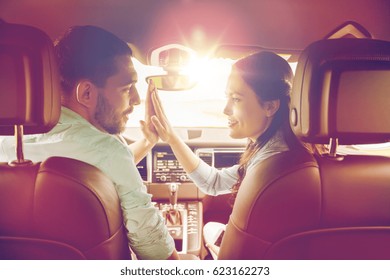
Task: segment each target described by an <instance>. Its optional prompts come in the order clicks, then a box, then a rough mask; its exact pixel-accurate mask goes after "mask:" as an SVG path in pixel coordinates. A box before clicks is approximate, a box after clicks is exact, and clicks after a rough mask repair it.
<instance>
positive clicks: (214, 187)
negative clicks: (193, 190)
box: [149, 51, 303, 202]
mask: <svg viewBox="0 0 390 280" xmlns="http://www.w3.org/2000/svg"><path fill="white" fill-rule="evenodd" d="M292 78H293V73H292V70H291V68H290V66H289V64H288V63H287V62H286V61H285V60H284V59H283V58H281V57H280V56H278V55H277V54H275V53H272V52H267V51H263V52H259V53H255V54H252V55H250V56H247V57H245V58H242V59H240V60H238V61H237V62H236V63H235V64H234V65H233V66H232V70H231V74H230V76H229V80H228V85H227V92H226V95H227V104H226V106H225V109H224V114H226V115H227V116H228V126H229V129H230V136H231V137H232V138H248V145H247V148H246V150H245V152H244V153H243V155H242V157H241V159H240V162H239V164H237V165H234V166H232V167H229V168H224V169H222V170H218V169H216V168H213V167H211V166H209V165H208V164H206V163H205V162H204V161H202V160H201V159H200V158H199V157H197V156H196V155H195V154H194V153H193V152H192V150H191V149H190V148H189V147H188V146H187V145H186V144H185V143H184V141H183V140H182V139H181V138H180V137H179V136H178V135H177V134H176V133H175V132H174V131H173V129H172V127H171V126H170V124H169V122H168V120H167V118H166V116H165V114H164V111H163V108H162V107H161V103H160V101H159V99H158V97H157V94H156V92H155V91H154V92H153V93H152V105H153V107H154V110H155V115H154V116H152V118H151V121H152V123H153V125H154V127H155V129H156V130H157V132H158V134H159V136H160V138H161V139H162V140H163V141H165V142H166V143H168V144H169V145H170V147H171V148H172V150H173V152H174V154H175V156H176V158H177V159H178V161H179V162H180V163H181V165H182V166H183V168H184V170H185V171H186V172H187V173H188V176H189V177H190V179H191V180H193V182H194V183H195V184H196V185H197V186H198V187H199V188H200V189H201V190H202V191H203V192H204V193H207V194H209V195H219V194H224V193H227V192H232V193H233V202H234V197H235V195H236V193H237V192H238V190H239V188H240V184H241V182H242V180H243V178H244V177H245V175H246V174H247V173H248V172H251V169H252V168H253V167H254V166H255V165H256V164H258V163H260V162H262V161H263V160H265V159H266V158H268V157H270V156H272V155H275V154H277V153H280V152H283V151H288V150H290V149H295V148H299V147H303V146H302V144H301V143H300V142H299V141H298V139H297V138H296V137H295V135H294V134H293V132H292V130H291V128H290V125H289V119H288V117H289V102H290V91H291V83H292ZM149 102H150V101H149ZM152 105H151V104H150V106H152Z"/></svg>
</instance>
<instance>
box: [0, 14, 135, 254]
mask: <svg viewBox="0 0 390 280" xmlns="http://www.w3.org/2000/svg"><path fill="white" fill-rule="evenodd" d="M59 114H60V88H59V74H58V70H57V65H56V61H55V56H54V50H53V45H52V42H51V40H50V38H49V37H48V36H47V35H46V34H45V33H43V32H42V31H40V30H38V29H37V28H34V27H30V26H25V25H19V24H9V23H6V22H4V21H1V20H0V135H13V134H14V131H15V134H16V139H17V140H16V141H17V143H18V144H17V158H18V159H17V160H16V161H14V162H10V163H7V162H2V163H0V259H24V260H32V259H57V260H58V259H130V258H131V255H130V251H129V248H128V241H127V236H126V229H125V227H124V225H123V220H122V214H121V208H120V203H119V198H118V196H117V193H116V191H115V188H114V185H113V183H112V182H111V181H110V180H109V179H108V178H107V177H106V176H105V175H104V174H103V173H102V172H101V171H100V170H99V169H97V168H96V167H94V166H91V165H89V164H87V163H83V162H80V161H77V160H74V159H69V158H61V157H52V158H48V159H47V160H45V161H44V162H36V163H33V162H31V161H29V160H26V159H24V156H23V150H22V141H21V137H22V135H23V130H24V132H25V133H26V134H36V133H44V132H48V131H49V130H50V129H51V128H52V127H53V126H54V125H55V124H56V122H57V121H58V119H59Z"/></svg>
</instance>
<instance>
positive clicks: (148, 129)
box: [140, 80, 159, 146]
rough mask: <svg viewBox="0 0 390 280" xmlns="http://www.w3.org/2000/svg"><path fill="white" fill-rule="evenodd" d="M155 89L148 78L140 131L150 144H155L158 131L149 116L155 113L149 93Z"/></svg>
mask: <svg viewBox="0 0 390 280" xmlns="http://www.w3.org/2000/svg"><path fill="white" fill-rule="evenodd" d="M156 90H157V89H156V87H155V86H154V84H153V81H152V80H149V86H148V91H147V92H146V99H145V120H141V121H140V126H141V131H142V133H143V135H144V137H145V139H146V140H147V141H148V142H149V143H150V144H151V145H153V146H154V145H155V144H156V143H157V142H158V138H159V137H158V133H157V131H156V128H155V127H154V125H153V124H152V121H151V117H152V116H153V115H155V110H154V107H153V102H152V100H151V95H152V93H153V92H155V91H156Z"/></svg>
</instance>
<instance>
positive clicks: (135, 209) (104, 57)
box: [0, 26, 178, 259]
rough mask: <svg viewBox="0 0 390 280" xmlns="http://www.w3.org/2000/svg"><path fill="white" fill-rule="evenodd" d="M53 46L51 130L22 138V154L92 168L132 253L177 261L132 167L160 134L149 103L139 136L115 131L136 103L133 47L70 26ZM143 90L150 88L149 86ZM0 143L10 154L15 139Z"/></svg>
mask: <svg viewBox="0 0 390 280" xmlns="http://www.w3.org/2000/svg"><path fill="white" fill-rule="evenodd" d="M55 52H56V54H57V57H58V62H59V68H60V73H61V86H62V88H63V94H62V105H63V107H62V108H61V117H60V120H59V123H58V124H57V125H56V126H55V127H54V128H53V129H52V130H51V131H50V132H49V133H46V134H42V135H30V136H26V137H25V141H24V153H25V155H26V158H28V159H31V160H33V161H42V160H44V159H45V158H48V157H50V156H62V157H69V158H74V159H78V160H81V161H84V162H87V163H89V164H91V165H94V166H96V167H98V168H99V169H101V170H102V171H103V172H104V173H105V174H106V175H107V176H108V177H109V178H110V179H111V180H112V181H113V182H114V184H115V187H116V190H117V193H118V196H119V199H120V201H121V207H122V211H123V218H124V222H125V225H126V228H127V230H128V239H129V245H130V247H131V248H132V250H133V251H134V252H135V253H136V255H137V257H138V258H140V259H178V255H177V252H176V250H175V247H174V241H173V239H172V237H171V236H170V235H169V233H168V230H167V228H166V226H165V223H164V220H163V218H162V216H161V215H160V214H159V212H158V210H157V209H156V208H155V207H154V206H153V205H152V203H151V196H150V195H149V194H148V193H147V191H146V187H145V186H144V185H143V182H142V179H141V177H140V175H139V173H138V170H137V168H136V165H135V164H136V163H137V162H139V161H140V160H141V159H142V158H143V157H144V156H145V155H146V154H147V152H148V151H149V150H150V149H151V148H152V147H153V146H154V144H155V143H156V142H157V140H158V136H157V134H156V133H155V132H154V131H153V130H152V129H151V127H152V126H151V125H150V123H149V121H150V116H149V113H151V112H150V110H149V108H148V107H146V119H145V120H146V122H145V121H142V122H141V128H142V131H143V133H144V135H145V139H142V140H139V141H138V142H135V143H133V144H132V145H130V146H128V145H127V144H126V142H125V141H124V139H123V138H122V137H121V136H120V133H121V132H123V130H124V128H125V125H126V122H127V120H128V114H130V113H131V112H132V111H133V107H134V106H135V105H139V104H140V98H139V95H138V92H137V89H136V87H135V84H136V82H137V73H136V71H135V69H134V66H133V63H132V60H131V56H132V51H131V49H130V48H129V47H128V45H127V44H126V43H125V42H124V41H122V40H120V39H119V38H117V37H116V36H115V35H113V34H112V33H110V32H108V31H106V30H103V29H101V28H98V27H94V26H76V27H73V28H71V29H70V30H68V32H67V33H66V34H65V35H64V36H63V37H62V38H61V39H60V40H59V41H57V42H56V44H55ZM148 90H149V91H152V90H154V86H153V85H152V84H150V85H149V88H148ZM148 96H149V94H148ZM0 144H1V146H2V150H3V151H2V152H1V153H0V154H2V155H7V156H8V158H5V159H2V160H6V161H9V160H12V159H14V147H13V146H14V143H13V139H9V138H8V139H4V140H3V141H2V143H1V142H0Z"/></svg>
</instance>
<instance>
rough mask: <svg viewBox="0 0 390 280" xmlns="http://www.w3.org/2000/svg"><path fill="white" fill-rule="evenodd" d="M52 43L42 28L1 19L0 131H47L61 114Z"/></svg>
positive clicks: (8, 133)
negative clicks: (15, 126) (10, 22)
mask: <svg viewBox="0 0 390 280" xmlns="http://www.w3.org/2000/svg"><path fill="white" fill-rule="evenodd" d="M57 67H58V66H57V64H56V61H55V56H54V49H53V44H52V42H51V40H50V38H49V37H48V36H47V35H46V34H45V33H44V32H42V31H40V30H38V29H36V28H34V27H29V26H25V25H19V24H9V23H5V22H0V134H1V135H13V134H14V125H23V126H24V133H25V134H33V133H43V132H47V131H49V130H50V129H51V128H52V127H53V126H54V125H55V124H56V123H57V121H58V119H59V115H60V106H61V105H60V103H61V101H60V93H61V91H60V80H59V73H58V69H57Z"/></svg>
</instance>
